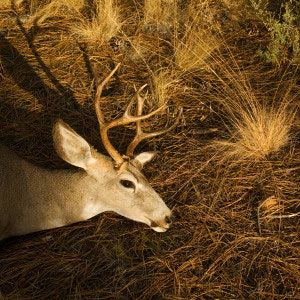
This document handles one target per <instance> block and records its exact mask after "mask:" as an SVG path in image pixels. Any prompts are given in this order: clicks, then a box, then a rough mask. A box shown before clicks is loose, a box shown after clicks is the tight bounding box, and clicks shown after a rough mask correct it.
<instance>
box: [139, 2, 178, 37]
mask: <svg viewBox="0 0 300 300" xmlns="http://www.w3.org/2000/svg"><path fill="white" fill-rule="evenodd" d="M144 23H145V25H146V27H148V28H150V29H151V28H153V29H156V30H158V31H159V32H160V33H162V34H164V33H167V32H168V31H169V30H170V29H171V27H177V25H178V1H177V0H145V1H144Z"/></svg>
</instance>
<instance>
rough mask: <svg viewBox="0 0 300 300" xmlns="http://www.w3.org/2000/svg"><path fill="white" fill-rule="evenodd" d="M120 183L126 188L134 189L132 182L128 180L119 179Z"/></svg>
mask: <svg viewBox="0 0 300 300" xmlns="http://www.w3.org/2000/svg"><path fill="white" fill-rule="evenodd" d="M120 183H121V184H122V185H123V186H124V187H125V188H127V189H135V185H134V183H133V182H132V181H130V180H125V179H122V180H120Z"/></svg>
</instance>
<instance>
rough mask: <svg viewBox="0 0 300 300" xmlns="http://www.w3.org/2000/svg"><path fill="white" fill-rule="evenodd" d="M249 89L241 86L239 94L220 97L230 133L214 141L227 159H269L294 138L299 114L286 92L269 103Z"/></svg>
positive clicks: (215, 145) (214, 144) (216, 147)
mask: <svg viewBox="0 0 300 300" xmlns="http://www.w3.org/2000/svg"><path fill="white" fill-rule="evenodd" d="M235 84H236V85H237V84H239V83H238V81H236V82H235ZM245 88H246V89H245V90H244V91H243V90H242V87H241V89H240V93H239V95H237V96H233V97H232V98H229V97H226V96H225V97H224V98H223V99H222V98H220V99H218V101H219V102H220V103H221V105H222V108H223V109H224V111H225V114H226V115H227V118H226V126H227V128H228V133H229V136H227V138H226V140H217V141H214V143H213V146H214V147H215V149H216V150H217V151H219V152H221V153H222V156H223V157H224V158H225V157H226V158H227V159H244V160H249V159H250V160H251V161H255V160H259V159H266V158H267V157H268V156H269V155H271V154H275V153H277V152H278V151H280V150H282V149H283V148H284V147H286V146H287V145H288V143H289V141H290V139H291V128H292V127H293V124H294V117H295V114H294V111H291V110H290V108H289V104H290V103H289V100H291V99H289V95H285V98H284V99H276V101H275V103H274V104H272V103H269V104H267V103H263V99H258V97H257V96H255V95H254V92H252V91H251V90H249V88H247V87H246V86H245ZM273 105H275V107H273Z"/></svg>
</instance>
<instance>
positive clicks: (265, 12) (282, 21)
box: [250, 0, 300, 64]
mask: <svg viewBox="0 0 300 300" xmlns="http://www.w3.org/2000/svg"><path fill="white" fill-rule="evenodd" d="M250 2H251V5H252V7H253V9H254V11H255V12H256V14H257V16H258V17H259V19H260V20H261V21H262V22H263V23H264V25H265V26H266V28H267V30H268V32H269V34H270V42H269V45H268V46H267V48H266V49H264V50H262V49H261V50H259V54H260V56H261V57H263V58H264V59H265V60H266V61H267V62H270V63H273V64H280V63H282V62H284V61H286V60H290V61H295V60H296V59H297V58H299V54H300V46H299V44H300V29H299V23H300V13H299V12H300V4H299V2H298V1H295V0H289V1H287V2H285V3H282V4H281V5H280V10H279V12H278V13H277V14H276V12H274V11H272V6H271V5H270V4H269V3H268V2H267V3H266V2H265V1H263V0H250Z"/></svg>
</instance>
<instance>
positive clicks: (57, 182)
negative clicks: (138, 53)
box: [0, 63, 182, 240]
mask: <svg viewBox="0 0 300 300" xmlns="http://www.w3.org/2000/svg"><path fill="white" fill-rule="evenodd" d="M119 66H120V63H119V64H117V65H116V66H115V68H114V69H113V70H112V71H111V72H110V74H109V75H108V76H107V77H106V78H105V79H104V80H103V81H102V82H101V83H100V84H99V85H98V86H97V87H96V91H95V97H94V100H93V106H94V109H95V112H96V116H97V120H98V122H99V131H100V137H101V140H102V143H103V146H104V148H105V150H106V151H107V153H108V154H109V156H107V155H105V154H102V153H99V152H97V151H96V150H95V149H94V148H93V147H92V146H91V145H90V144H89V143H88V142H87V141H86V140H85V139H84V138H83V137H82V136H80V135H79V134H78V133H77V132H76V131H75V130H73V129H72V128H71V127H70V126H69V125H68V124H66V123H65V122H64V121H63V120H61V119H59V120H57V121H56V122H55V124H54V126H53V131H52V138H53V144H54V149H55V150H56V153H57V154H58V156H59V157H60V158H61V159H63V160H64V161H65V162H67V163H68V164H71V165H73V166H75V167H77V168H76V170H75V171H74V170H70V169H62V170H61V169H60V170H48V169H44V168H42V167H39V166H35V165H33V164H31V163H29V162H27V161H26V160H24V159H21V158H19V157H18V156H17V155H16V154H15V153H13V152H12V151H9V150H8V148H6V147H4V146H3V145H2V146H0V170H1V172H0V216H1V217H0V240H3V239H5V238H8V237H12V236H19V235H25V234H28V233H32V232H37V231H42V230H48V229H52V228H58V227H62V226H66V225H69V224H73V223H76V222H81V221H85V220H88V219H90V218H92V217H94V216H96V215H98V214H100V213H103V212H106V211H112V212H115V213H117V214H119V215H121V216H123V217H125V218H128V219H131V220H133V221H136V222H140V223H144V224H146V225H148V226H149V227H150V228H152V229H153V230H154V231H156V232H165V231H167V230H168V229H169V228H170V226H171V224H172V219H173V218H172V213H171V210H170V209H169V208H168V207H167V205H166V204H165V202H164V201H163V200H162V198H161V197H160V196H159V194H158V193H157V192H156V191H155V190H154V189H153V188H152V187H151V185H150V183H149V182H148V181H147V179H146V178H145V176H144V175H143V173H142V169H143V167H144V165H145V164H146V163H148V162H150V161H151V160H152V159H153V158H154V156H155V154H156V153H155V152H153V151H147V152H141V153H139V154H136V155H135V154H134V151H135V149H136V147H137V145H138V144H140V142H141V141H143V140H145V139H148V138H152V137H155V136H158V135H161V134H164V133H166V132H167V131H169V130H171V129H172V128H174V127H175V126H176V125H177V123H178V120H179V118H180V116H181V113H182V109H178V111H179V112H178V115H177V117H176V120H175V122H173V124H172V125H171V126H165V127H164V128H163V129H161V130H158V131H154V132H145V131H144V129H143V127H142V121H144V120H146V119H148V118H150V117H151V116H154V115H156V114H158V113H159V112H161V111H162V110H163V109H165V108H166V107H165V105H162V106H160V107H158V108H157V109H155V110H153V111H151V112H149V113H147V114H143V109H144V103H145V99H146V97H147V94H148V93H147V92H146V93H144V95H143V96H142V92H143V91H144V89H145V87H146V85H143V86H142V87H141V88H140V89H139V90H137V91H136V95H135V96H134V97H132V99H131V101H130V102H129V104H128V106H127V108H126V109H125V112H124V114H123V115H122V116H121V117H119V118H117V119H114V120H111V121H110V122H107V121H106V120H105V117H104V113H103V109H102V107H101V99H102V97H101V95H102V91H103V88H104V86H105V85H107V83H108V82H109V81H110V79H111V77H112V76H113V75H114V74H115V72H116V71H117V69H118V68H119ZM134 102H136V103H135V113H133V112H132V110H133V105H134ZM130 123H134V124H135V127H136V134H135V136H134V138H133V139H132V141H131V142H130V144H129V145H128V148H127V151H126V155H121V154H120V153H119V152H118V151H117V150H116V148H115V147H114V146H113V144H112V143H111V142H110V140H109V135H108V131H109V130H110V129H111V128H114V127H117V126H124V125H127V124H130Z"/></svg>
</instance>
